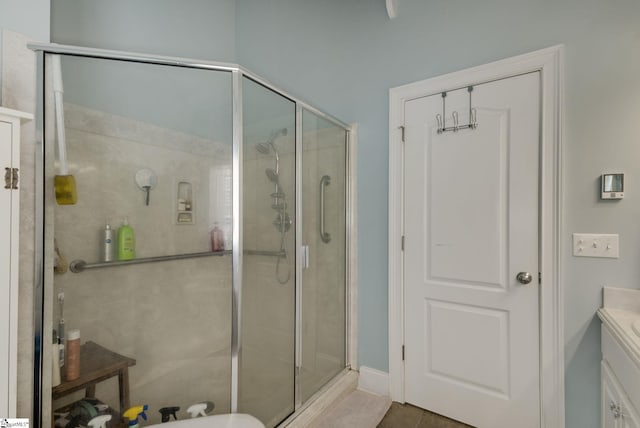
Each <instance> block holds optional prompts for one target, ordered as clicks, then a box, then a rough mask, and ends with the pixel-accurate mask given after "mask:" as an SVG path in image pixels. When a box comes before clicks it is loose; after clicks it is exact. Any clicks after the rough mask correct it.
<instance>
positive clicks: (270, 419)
mask: <svg viewBox="0 0 640 428" xmlns="http://www.w3.org/2000/svg"><path fill="white" fill-rule="evenodd" d="M242 94H243V140H244V141H243V143H244V145H243V166H242V171H243V172H242V179H243V189H244V192H243V219H242V221H243V247H244V248H243V251H244V259H243V269H242V273H243V277H242V303H241V312H242V313H241V318H242V324H241V339H240V344H241V347H240V355H239V391H238V410H239V411H240V412H245V413H250V414H252V415H254V416H256V417H257V418H259V419H260V420H261V421H262V422H263V423H264V424H265V425H267V426H268V427H273V426H275V425H277V424H278V423H280V422H281V421H282V420H284V419H285V418H287V417H288V416H289V415H290V414H291V413H293V411H294V407H295V397H294V393H295V268H294V266H295V264H294V262H295V251H294V248H295V226H294V220H295V218H294V217H295V177H296V174H295V172H296V170H295V165H296V164H295V134H296V132H295V103H294V102H292V101H291V100H289V99H288V98H285V97H283V96H282V95H280V94H278V93H276V92H274V91H272V90H270V89H268V88H266V87H264V86H262V85H260V84H258V83H256V82H254V81H253V80H251V79H249V78H243V81H242Z"/></svg>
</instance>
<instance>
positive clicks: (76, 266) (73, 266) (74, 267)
mask: <svg viewBox="0 0 640 428" xmlns="http://www.w3.org/2000/svg"><path fill="white" fill-rule="evenodd" d="M244 253H245V254H248V255H250V256H270V257H279V258H282V257H286V252H285V251H283V250H279V251H265V250H244ZM229 254H232V251H231V250H224V251H203V252H200V253H188V254H174V255H170V256H155V257H143V258H139V259H132V260H116V261H113V262H96V263H87V262H85V261H84V260H81V259H78V260H74V261H72V262H71V263H70V264H69V270H70V271H71V272H73V273H80V272H84V271H85V270H87V269H97V268H104V267H115V266H127V265H139V264H143V263H154V262H165V261H169V260H184V259H193V258H197V257H210V256H225V255H229Z"/></svg>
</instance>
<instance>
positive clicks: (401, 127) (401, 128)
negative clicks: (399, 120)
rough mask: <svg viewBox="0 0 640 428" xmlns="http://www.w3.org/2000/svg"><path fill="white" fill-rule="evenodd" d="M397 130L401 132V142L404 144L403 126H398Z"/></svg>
mask: <svg viewBox="0 0 640 428" xmlns="http://www.w3.org/2000/svg"><path fill="white" fill-rule="evenodd" d="M398 129H399V130H401V131H402V142H403V143H404V125H402V126H398Z"/></svg>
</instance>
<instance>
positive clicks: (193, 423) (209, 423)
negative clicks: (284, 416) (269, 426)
mask: <svg viewBox="0 0 640 428" xmlns="http://www.w3.org/2000/svg"><path fill="white" fill-rule="evenodd" d="M168 424H170V425H168ZM147 428H265V427H264V424H263V423H262V422H260V421H259V420H258V419H256V418H254V417H253V416H251V415H247V414H245V413H230V414H224V415H214V416H205V417H202V418H194V419H182V420H179V421H171V422H167V423H164V424H158V425H148V426H147Z"/></svg>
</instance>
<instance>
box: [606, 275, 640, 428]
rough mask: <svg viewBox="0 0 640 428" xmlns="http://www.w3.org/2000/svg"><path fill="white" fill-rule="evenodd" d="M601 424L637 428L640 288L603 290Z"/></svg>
mask: <svg viewBox="0 0 640 428" xmlns="http://www.w3.org/2000/svg"><path fill="white" fill-rule="evenodd" d="M598 316H599V317H600V319H601V320H602V327H601V328H602V363H601V370H602V372H601V378H602V390H601V391H602V392H601V394H602V427H603V428H640V416H638V415H639V413H638V409H640V291H638V290H627V289H616V288H609V287H606V288H605V289H604V305H603V307H602V308H601V309H599V310H598Z"/></svg>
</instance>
